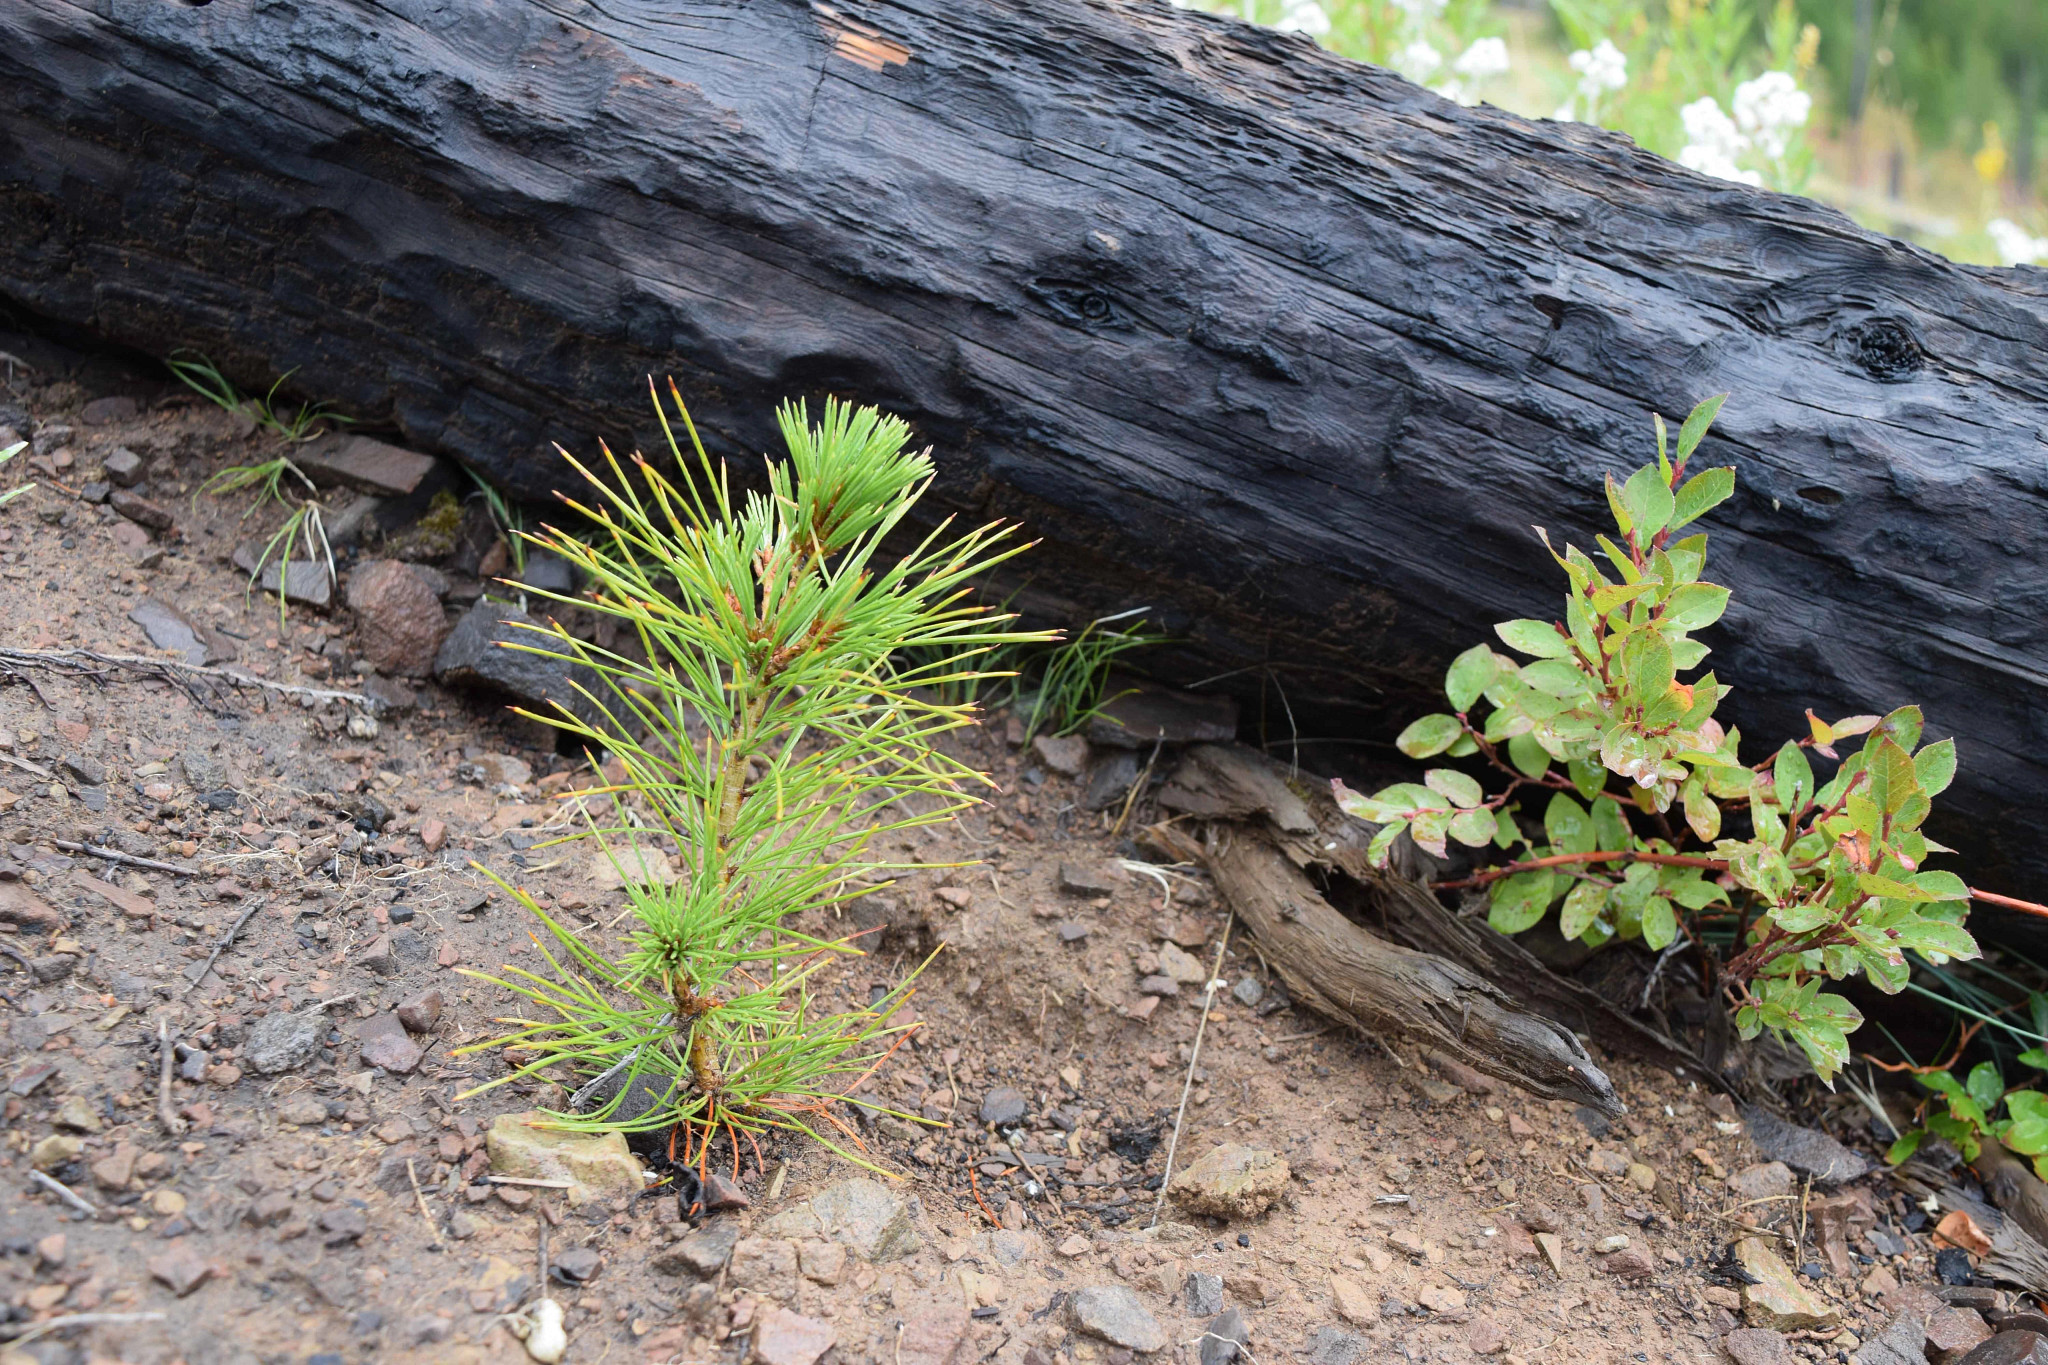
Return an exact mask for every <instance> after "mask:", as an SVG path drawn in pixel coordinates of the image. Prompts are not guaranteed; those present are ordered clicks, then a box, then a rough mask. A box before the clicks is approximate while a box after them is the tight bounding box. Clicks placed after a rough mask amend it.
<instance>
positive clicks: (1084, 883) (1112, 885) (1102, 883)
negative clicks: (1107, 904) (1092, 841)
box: [1059, 863, 1118, 896]
mask: <svg viewBox="0 0 2048 1365" xmlns="http://www.w3.org/2000/svg"><path fill="white" fill-rule="evenodd" d="M1059 875H1060V890H1062V891H1064V892H1066V893H1067V894H1068V895H1070V896H1109V895H1114V894H1115V893H1116V889H1117V885H1118V883H1117V882H1116V881H1115V880H1114V879H1113V878H1112V877H1111V876H1110V875H1109V873H1107V872H1104V871H1102V870H1100V869H1098V868H1094V867H1088V866H1084V865H1082V864H1080V863H1061V864H1060V874H1059Z"/></svg>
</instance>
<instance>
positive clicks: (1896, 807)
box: [1337, 395, 1977, 1079]
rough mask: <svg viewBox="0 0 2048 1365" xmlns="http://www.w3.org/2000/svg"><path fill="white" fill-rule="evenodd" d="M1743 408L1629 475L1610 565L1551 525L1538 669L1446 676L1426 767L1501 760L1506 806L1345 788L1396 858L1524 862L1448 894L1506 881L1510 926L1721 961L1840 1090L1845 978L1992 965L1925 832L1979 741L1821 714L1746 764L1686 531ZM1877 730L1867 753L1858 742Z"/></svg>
mask: <svg viewBox="0 0 2048 1365" xmlns="http://www.w3.org/2000/svg"><path fill="white" fill-rule="evenodd" d="M1724 396H1725V395H1724ZM1721 402H1722V399H1721V398H1720V397H1716V398H1710V399H1708V400H1707V401H1706V402H1704V403H1702V404H1700V405H1699V407H1697V408H1695V409H1694V410H1693V412H1692V414H1691V416H1689V417H1688V418H1687V419H1686V421H1685V424H1684V426H1683V428H1682V429H1681V430H1680V431H1679V433H1678V439H1677V443H1676V448H1675V450H1674V449H1667V444H1668V442H1667V433H1666V430H1665V426H1664V421H1663V419H1662V418H1658V419H1657V421H1656V429H1657V460H1656V463H1654V464H1647V465H1644V466H1643V467H1642V468H1640V469H1638V470H1636V471H1635V472H1634V473H1633V474H1631V475H1630V476H1629V477H1628V479H1627V480H1626V481H1624V482H1621V483H1617V482H1615V480H1614V478H1613V476H1611V475H1610V476H1609V477H1608V479H1607V502H1608V506H1609V508H1610V510H1611V511H1612V512H1613V515H1614V521H1615V527H1616V535H1617V537H1618V539H1610V538H1609V537H1607V536H1605V535H1602V536H1597V537H1595V540H1596V543H1597V544H1598V547H1599V549H1600V552H1601V555H1602V556H1603V558H1604V559H1605V560H1606V562H1607V571H1606V572H1603V570H1602V568H1601V567H1600V565H1599V564H1597V563H1596V562H1595V560H1594V559H1593V558H1592V557H1591V556H1589V555H1587V554H1586V553H1585V552H1584V551H1582V550H1580V549H1578V548H1577V547H1575V546H1570V545H1568V546H1566V548H1565V550H1564V552H1563V553H1562V554H1560V553H1558V552H1557V551H1556V549H1554V548H1552V547H1551V544H1550V539H1549V537H1548V536H1547V535H1545V534H1544V533H1543V531H1542V530H1541V529H1540V528H1539V529H1538V531H1537V534H1538V536H1540V537H1542V539H1543V543H1544V545H1545V547H1546V548H1549V549H1550V550H1551V555H1552V557H1553V558H1554V559H1555V560H1556V561H1557V563H1558V566H1559V567H1560V568H1561V569H1563V571H1564V574H1565V577H1566V578H1567V579H1568V580H1569V584H1570V587H1569V591H1568V593H1567V595H1566V598H1565V605H1564V615H1563V617H1562V619H1560V620H1554V621H1539V620H1533V619H1529V620H1518V621H1503V622H1501V623H1500V624H1499V625H1498V626H1496V627H1494V631H1495V633H1496V634H1497V635H1498V636H1499V637H1500V640H1501V643H1503V644H1505V645H1506V646H1507V647H1508V649H1510V650H1512V651H1514V653H1515V654H1518V655H1523V656H1526V657H1527V658H1528V660H1529V661H1528V662H1526V663H1525V662H1522V661H1521V660H1519V659H1516V658H1514V657H1512V656H1511V655H1508V654H1504V653H1501V652H1500V651H1499V650H1497V649H1495V648H1494V647H1493V646H1492V645H1488V644H1480V645H1475V646H1473V647H1472V648H1471V649H1469V650H1467V651H1466V652H1465V653H1463V654H1460V655H1459V656H1458V657H1457V659H1456V660H1454V661H1453V662H1452V664H1451V667H1450V671H1449V673H1448V675H1447V676H1446V678H1445V680H1444V692H1445V695H1446V696H1447V697H1448V699H1449V701H1450V706H1451V709H1450V710H1449V711H1448V712H1443V713H1439V714H1436V715H1430V716H1424V717H1423V718H1422V719H1420V720H1418V721H1416V722H1415V723H1414V724H1412V725H1410V726H1409V727H1408V728H1407V729H1406V730H1404V731H1402V733H1401V735H1400V737H1399V739H1398V741H1397V743H1398V744H1399V747H1400V749H1401V751H1402V752H1403V753H1405V754H1407V755H1408V756H1410V757H1411V758H1418V759H1421V758H1430V757H1434V756H1437V755H1443V756H1445V757H1447V758H1468V757H1471V758H1477V759H1479V760H1480V761H1481V762H1482V763H1483V764H1484V767H1485V771H1486V773H1487V775H1488V777H1489V778H1490V779H1491V780H1492V781H1494V782H1495V783H1496V784H1499V790H1498V791H1497V792H1495V793H1494V794H1492V795H1489V794H1488V793H1487V791H1486V788H1485V787H1484V786H1483V785H1482V784H1481V783H1480V781H1479V780H1478V779H1476V778H1475V777H1473V776H1472V775H1471V774H1470V773H1467V772H1465V771H1463V770H1461V769H1458V768H1435V769H1431V770H1430V771H1428V772H1427V773H1425V774H1424V775H1423V780H1422V781H1421V782H1420V783H1399V784H1396V785H1394V786H1391V787H1388V788H1386V789H1384V790H1382V791H1379V792H1375V793H1374V794H1373V795H1372V796H1370V797H1366V796H1361V795H1359V794H1357V793H1355V792H1352V791H1349V790H1348V789H1346V788H1344V786H1343V784H1342V783H1339V784H1337V796H1338V798H1339V801H1340V803H1341V804H1342V805H1343V807H1344V809H1345V810H1347V811H1349V812H1350V813H1351V814H1353V815H1356V816H1358V817H1359V818H1361V819H1364V820H1369V821H1372V822H1374V823H1376V824H1378V825H1379V826H1380V828H1379V832H1378V833H1377V834H1376V835H1375V836H1374V838H1373V841H1372V845H1371V857H1372V859H1373V861H1374V862H1375V863H1376V864H1378V865H1382V866H1383V865H1384V864H1385V862H1386V859H1387V856H1388V853H1389V850H1390V849H1391V847H1392V844H1393V842H1394V840H1395V839H1396V838H1397V837H1399V836H1400V835H1401V834H1402V833H1404V832H1405V833H1407V834H1408V835H1409V837H1410V838H1412V839H1413V840H1414V842H1415V844H1416V845H1417V846H1418V847H1420V848H1422V849H1424V850H1426V851H1428V852H1430V853H1432V854H1434V855H1436V856H1438V857H1443V856H1445V855H1446V853H1447V852H1448V847H1449V843H1450V842H1456V843H1460V844H1464V845H1466V846H1468V847H1472V848H1484V847H1486V846H1488V845H1493V846H1495V847H1497V848H1499V849H1502V850H1508V851H1512V852H1514V853H1515V854H1516V855H1517V856H1516V860H1515V861H1514V862H1512V863H1511V864H1509V865H1508V866H1506V867H1502V868H1495V869H1491V870H1488V871H1485V872H1481V873H1479V874H1478V875H1477V876H1475V877H1473V878H1471V879H1469V883H1446V885H1457V884H1476V885H1483V886H1485V887H1486V888H1487V890H1488V893H1489V897H1490V901H1491V909H1490V915H1489V918H1490V920H1491V922H1492V924H1493V926H1494V927H1495V928H1496V929H1499V930H1500V931H1501V932H1503V933H1509V934H1514V933H1521V932H1522V931H1524V930H1526V929H1529V928H1531V927H1532V926H1534V925H1536V924H1538V923H1540V922H1542V921H1543V920H1544V919H1545V918H1546V917H1547V916H1548V915H1549V914H1550V913H1551V911H1552V909H1553V908H1555V910H1556V911H1557V928H1558V932H1559V933H1561V934H1562V935H1563V936H1564V937H1566V938H1575V939H1582V940H1584V941H1585V942H1586V943H1588V944H1592V945H1595V946H1598V945H1600V944H1603V943H1605V942H1607V941H1608V940H1610V939H1616V938H1619V939H1624V940H1628V939H1637V938H1640V939H1641V940H1642V941H1643V942H1644V944H1645V945H1647V946H1648V947H1650V948H1654V949H1663V948H1666V947H1668V946H1670V945H1672V944H1674V943H1676V942H1678V941H1679V940H1680V939H1681V938H1682V939H1686V940H1689V941H1691V942H1693V943H1695V944H1698V945H1700V946H1701V947H1702V948H1703V949H1711V950H1713V951H1711V952H1706V953H1703V958H1704V960H1705V961H1706V962H1707V963H1708V964H1709V965H1710V966H1711V967H1712V968H1714V969H1715V970H1716V973H1717V975H1718V983H1717V984H1718V985H1719V987H1720V988H1721V990H1722V991H1723V992H1724V993H1725V995H1726V996H1727V998H1728V1000H1729V1002H1730V1003H1731V1004H1732V1005H1733V1006H1734V1007H1735V1011H1736V1022H1737V1024H1738V1026H1739V1027H1740V1029H1741V1032H1742V1034H1743V1036H1744V1037H1746V1038H1753V1037H1755V1036H1756V1035H1757V1034H1758V1033H1759V1032H1761V1031H1762V1030H1763V1029H1766V1028H1768V1029H1771V1030H1772V1031H1773V1032H1774V1033H1776V1034H1779V1035H1781V1036H1789V1037H1790V1038H1791V1039H1792V1040H1793V1041H1795V1042H1797V1043H1798V1044H1799V1046H1800V1047H1801V1048H1802V1049H1804V1051H1805V1052H1806V1055H1807V1057H1808V1058H1809V1059H1810V1060H1811V1061H1812V1063H1813V1066H1814V1069H1815V1070H1816V1071H1817V1072H1819V1074H1820V1075H1821V1076H1822V1077H1823V1078H1824V1079H1826V1078H1830V1077H1832V1076H1833V1074H1834V1073H1835V1072H1836V1071H1837V1070H1838V1069H1839V1068H1840V1067H1841V1066H1842V1065H1843V1064H1844V1063H1845V1062H1847V1061H1848V1057H1849V1050H1848V1042H1847V1035H1848V1034H1849V1033H1851V1032H1853V1031H1854V1030H1855V1029H1856V1028H1857V1027H1858V1026H1859V1025H1860V1024H1861V1023H1862V1016H1861V1015H1860V1014H1859V1013H1858V1011H1857V1010H1856V1008H1855V1006H1854V1005H1852V1004H1851V1003H1850V1002H1849V1001H1848V1000H1846V999H1844V998H1843V997H1841V996H1839V995H1835V994H1832V993H1829V992H1825V991H1823V990H1822V986H1823V984H1824V983H1825V982H1826V981H1828V980H1831V979H1839V978H1842V977H1847V976H1851V975H1854V974H1855V973H1858V972H1861V973H1863V974H1864V975H1866V976H1867V977H1868V978H1869V979H1870V981H1871V983H1872V984H1873V985H1875V986H1876V987H1877V988H1878V989H1880V990H1882V991H1885V992H1888V993H1895V992H1897V991H1899V990H1901V989H1903V988H1904V986H1905V984H1906V979H1907V976H1908V972H1909V968H1908V966H1907V961H1906V956H1905V954H1906V952H1907V950H1909V949H1910V950H1914V951H1917V952H1920V953H1922V954H1925V955H1927V956H1928V957H1929V958H1930V959H1931V960H1934V961H1944V960H1947V959H1950V958H1970V957H1975V956H1976V955H1977V946H1976V944H1975V942H1974V941H1973V940H1972V939H1971V937H1970V935H1969V934H1968V932H1967V931H1965V930H1964V928H1963V927H1962V925H1963V919H1964V916H1965V914H1966V913H1967V910H1968V901H1969V898H1970V895H1971V893H1970V890H1969V888H1968V887H1966V886H1965V885H1964V884H1963V882H1962V880H1961V879H1960V878H1958V877H1957V876H1956V875H1955V874H1954V873H1952V872H1936V871H1928V870H1926V868H1925V864H1926V862H1927V860H1928V858H1929V857H1931V856H1932V855H1934V854H1936V853H1944V852H1948V851H1949V850H1947V849H1945V848H1943V847H1942V846H1941V845H1939V844H1937V843H1935V842H1934V841H1932V840H1930V839H1929V838H1927V836H1926V835H1924V834H1923V833H1921V826H1922V824H1923V823H1924V822H1925V821H1926V819H1927V816H1928V813H1929V811H1930V810H1931V809H1932V804H1931V803H1932V799H1933V798H1934V797H1935V796H1937V795H1939V794H1940V793H1941V791H1942V790H1943V789H1944V788H1946V787H1947V786H1948V784H1949V780H1950V778H1951V777H1953V776H1954V773H1955V766H1956V751H1955V742H1954V741H1953V740H1946V739H1945V740H1940V741H1938V742H1936V743H1932V744H1924V745H1923V744H1922V743H1921V729H1922V719H1921V714H1920V710H1919V708H1918V707H1913V706H1905V707H1901V708H1899V709H1898V710H1896V711H1893V712H1892V713H1891V714H1889V715H1886V716H1874V715H1868V716H1851V717H1848V718H1846V719H1842V720H1837V721H1834V722H1832V723H1830V722H1827V721H1823V720H1821V719H1820V718H1819V717H1817V716H1815V715H1814V714H1813V712H1812V711H1811V710H1809V711H1808V712H1807V718H1808V724H1809V733H1808V734H1807V735H1805V736H1802V737H1800V738H1798V739H1793V740H1788V741H1786V742H1785V744H1783V745H1782V746H1781V747H1780V748H1779V749H1778V750H1777V751H1776V753H1775V754H1773V755H1772V756H1771V757H1769V758H1766V759H1764V760H1763V761H1761V762H1759V763H1755V764H1745V763H1744V762H1743V761H1742V759H1741V758H1740V757H1739V756H1738V753H1737V748H1738V745H1739V743H1740V739H1741V735H1740V732H1738V731H1736V730H1731V729H1724V728H1723V727H1722V725H1721V722H1719V721H1718V720H1716V719H1715V718H1714V711H1715V708H1716V707H1717V706H1718V705H1719V703H1720V701H1721V699H1722V698H1723V697H1725V696H1726V695H1727V693H1728V691H1729V689H1728V688H1727V687H1726V686H1724V685H1723V684H1721V683H1720V682H1719V681H1717V680H1716V679H1715V677H1714V675H1713V674H1712V673H1706V674H1703V675H1700V676H1698V677H1696V678H1694V679H1693V680H1692V681H1690V682H1686V681H1681V680H1680V675H1681V674H1684V673H1687V672H1690V671H1691V670H1693V669H1696V668H1698V667H1699V665H1700V664H1701V663H1702V662H1704V661H1705V659H1706V656H1707V653H1708V649H1707V646H1706V645H1704V644H1702V643H1700V642H1699V641H1698V640H1696V639H1694V638H1693V634H1694V632H1696V631H1698V630H1701V629H1703V628H1705V627H1707V626H1710V625H1712V624H1714V622H1715V621H1717V620H1719V619H1720V617H1721V614H1722V612H1723V611H1724V610H1725V609H1726V608H1727V605H1728V597H1729V592H1728V589H1727V588H1725V587H1722V586H1719V585H1718V584H1714V583H1709V582H1705V581H1703V580H1702V578H1701V573H1702V572H1703V570H1704V569H1705V566H1706V552H1707V537H1706V536H1705V535H1704V534H1697V533H1696V534H1691V535H1686V536H1684V537H1683V538H1674V537H1675V536H1677V535H1678V533H1680V532H1682V531H1683V530H1684V529H1685V528H1686V527H1688V526H1691V525H1692V524H1693V523H1694V522H1696V521H1697V520H1699V518H1700V517H1702V516H1704V515H1705V514H1706V513H1707V512H1709V511H1711V510H1712V509H1713V508H1714V507H1716V506H1717V505H1719V504H1720V503H1721V502H1722V501H1724V500H1725V499H1726V498H1727V497H1728V496H1729V495H1730V494H1731V493H1733V492H1734V490H1735V471H1734V470H1733V469H1730V468H1717V469H1705V470H1700V471H1698V472H1695V473H1692V474H1691V475H1690V476H1688V473H1687V465H1688V462H1689V461H1690V460H1691V457H1692V455H1693V453H1694V452H1695V450H1696V449H1697V448H1698V446H1699V443H1700V441H1701V439H1702V438H1703V437H1704V436H1705V435H1706V433H1707V428H1708V427H1709V425H1711V423H1712V422H1713V419H1714V416H1715V414H1716V413H1717V412H1718V411H1719V410H1720V407H1721ZM1610 573H1611V575H1612V576H1611V577H1610ZM1857 736H1862V737H1864V738H1863V743H1862V745H1861V747H1860V748H1859V749H1858V750H1857V751H1856V752H1855V753H1853V754H1851V755H1849V756H1848V757H1846V758H1843V757H1842V756H1841V754H1840V751H1839V749H1838V748H1837V747H1836V746H1837V745H1839V744H1840V743H1841V741H1843V740H1846V739H1850V738H1854V737H1857ZM1810 755H1818V756H1820V757H1823V758H1826V759H1830V760H1835V761H1836V762H1837V766H1836V768H1835V771H1834V773H1833V775H1832V776H1829V777H1827V778H1825V780H1823V778H1822V777H1821V776H1820V775H1818V774H1816V773H1815V771H1814V767H1813V762H1812V758H1811V757H1810ZM1617 779H1619V781H1618V782H1617ZM1545 792H1547V793H1549V796H1548V799H1547V800H1546V801H1545V802H1544V803H1543V806H1542V810H1541V813H1540V828H1539V827H1538V826H1537V818H1538V817H1537V815H1536V812H1535V811H1533V810H1532V811H1530V812H1529V813H1528V816H1527V817H1526V818H1527V819H1528V823H1529V826H1530V828H1529V829H1526V830H1525V828H1524V820H1523V818H1518V817H1523V815H1524V813H1523V810H1522V803H1523V801H1524V800H1526V799H1532V798H1534V797H1535V796H1537V795H1538V794H1540V793H1545ZM1533 804H1534V803H1533V800H1532V806H1533ZM1674 817H1675V818H1674Z"/></svg>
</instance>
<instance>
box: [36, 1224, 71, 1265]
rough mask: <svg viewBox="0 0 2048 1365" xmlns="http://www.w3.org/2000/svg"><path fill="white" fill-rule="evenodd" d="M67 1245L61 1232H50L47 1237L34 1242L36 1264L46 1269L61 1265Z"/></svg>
mask: <svg viewBox="0 0 2048 1365" xmlns="http://www.w3.org/2000/svg"><path fill="white" fill-rule="evenodd" d="M68 1246H69V1242H68V1241H67V1239H66V1238H65V1236H64V1234H63V1233H61V1232H53V1233H51V1234H50V1235H49V1236H48V1237H45V1238H43V1239H42V1240H41V1241H39V1242H37V1243H36V1262H37V1264H39V1265H41V1266H43V1267H45V1268H48V1269H55V1268H56V1267H58V1266H61V1265H63V1264H64V1256H65V1252H66V1250H67V1248H68Z"/></svg>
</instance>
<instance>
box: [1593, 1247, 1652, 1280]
mask: <svg viewBox="0 0 2048 1365" xmlns="http://www.w3.org/2000/svg"><path fill="white" fill-rule="evenodd" d="M1594 1264H1595V1265H1597V1266H1599V1267H1600V1269H1602V1270H1604V1271H1606V1272H1607V1273H1608V1274H1609V1275H1618V1276H1620V1277H1621V1278H1622V1279H1624V1280H1647V1279H1649V1278H1650V1277H1651V1276H1652V1275H1654V1274H1656V1273H1657V1263H1656V1262H1655V1261H1653V1260H1651V1259H1650V1258H1649V1256H1648V1255H1647V1254H1645V1253H1644V1252H1641V1251H1637V1250H1634V1249H1630V1250H1627V1251H1617V1252H1615V1253H1614V1254H1613V1255H1611V1256H1602V1257H1599V1258H1598V1259H1597V1260H1596V1261H1595V1262H1594Z"/></svg>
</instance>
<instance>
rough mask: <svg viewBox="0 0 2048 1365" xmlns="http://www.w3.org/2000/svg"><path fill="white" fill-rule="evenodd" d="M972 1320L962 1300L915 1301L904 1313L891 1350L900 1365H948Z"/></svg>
mask: <svg viewBox="0 0 2048 1365" xmlns="http://www.w3.org/2000/svg"><path fill="white" fill-rule="evenodd" d="M972 1321H973V1319H972V1318H970V1317H969V1316H968V1309H967V1305H965V1304H960V1303H944V1302H939V1301H935V1300H927V1301H924V1302H921V1303H918V1304H916V1305H914V1306H912V1307H911V1308H910V1309H909V1310H908V1311H906V1312H905V1313H904V1315H903V1331H902V1333H901V1335H899V1336H898V1337H897V1338H896V1341H895V1344H894V1347H893V1348H892V1354H893V1356H894V1358H895V1359H897V1360H900V1361H902V1362H903V1365H951V1362H952V1360H953V1354H954V1352H956V1351H958V1350H959V1349H960V1343H961V1341H962V1340H964V1339H965V1338H966V1336H967V1328H968V1326H969V1325H970V1324H971V1323H972Z"/></svg>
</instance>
